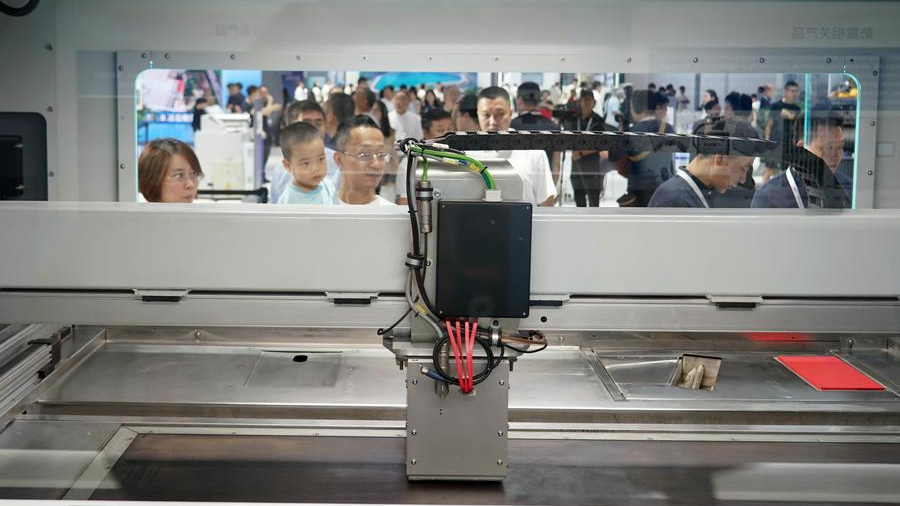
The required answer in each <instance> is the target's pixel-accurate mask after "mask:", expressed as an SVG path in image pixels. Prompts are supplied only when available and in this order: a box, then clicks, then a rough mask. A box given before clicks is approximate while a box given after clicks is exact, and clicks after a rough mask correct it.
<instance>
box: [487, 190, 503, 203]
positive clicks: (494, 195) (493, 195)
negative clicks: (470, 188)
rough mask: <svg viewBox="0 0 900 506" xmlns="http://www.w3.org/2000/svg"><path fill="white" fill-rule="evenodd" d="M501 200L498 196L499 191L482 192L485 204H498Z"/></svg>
mask: <svg viewBox="0 0 900 506" xmlns="http://www.w3.org/2000/svg"><path fill="white" fill-rule="evenodd" d="M502 200H503V198H502V197H501V196H500V190H499V189H496V190H487V189H486V190H484V201H485V202H500V201H502Z"/></svg>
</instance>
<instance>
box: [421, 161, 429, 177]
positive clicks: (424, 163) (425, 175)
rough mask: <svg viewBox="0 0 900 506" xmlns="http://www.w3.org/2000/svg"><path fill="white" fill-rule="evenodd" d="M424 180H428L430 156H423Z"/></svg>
mask: <svg viewBox="0 0 900 506" xmlns="http://www.w3.org/2000/svg"><path fill="white" fill-rule="evenodd" d="M422 181H428V158H426V157H424V156H423V157H422Z"/></svg>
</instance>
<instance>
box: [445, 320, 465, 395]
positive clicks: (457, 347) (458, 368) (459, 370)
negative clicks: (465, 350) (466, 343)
mask: <svg viewBox="0 0 900 506" xmlns="http://www.w3.org/2000/svg"><path fill="white" fill-rule="evenodd" d="M444 323H445V324H446V325H447V335H448V336H449V338H450V347H451V348H453V358H454V359H455V360H456V377H457V378H458V380H459V385H460V388H462V370H463V367H462V364H461V363H460V355H461V354H462V351H461V350H460V348H461V347H462V343H460V344H457V343H456V339H455V338H454V337H453V327H451V326H450V320H444ZM458 324H459V323H458V322H457V325H458Z"/></svg>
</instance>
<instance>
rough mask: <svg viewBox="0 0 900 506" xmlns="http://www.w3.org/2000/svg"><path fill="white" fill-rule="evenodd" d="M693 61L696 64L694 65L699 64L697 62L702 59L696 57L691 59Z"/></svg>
mask: <svg viewBox="0 0 900 506" xmlns="http://www.w3.org/2000/svg"><path fill="white" fill-rule="evenodd" d="M691 61H692V62H694V63H697V62H699V61H700V58H697V57H696V56H695V57H693V58H691Z"/></svg>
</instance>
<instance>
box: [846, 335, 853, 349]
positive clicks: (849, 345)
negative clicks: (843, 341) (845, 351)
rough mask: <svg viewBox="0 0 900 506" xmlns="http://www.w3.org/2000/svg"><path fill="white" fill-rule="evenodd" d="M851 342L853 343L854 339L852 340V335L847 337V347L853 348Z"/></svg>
mask: <svg viewBox="0 0 900 506" xmlns="http://www.w3.org/2000/svg"><path fill="white" fill-rule="evenodd" d="M853 343H854V341H853V338H852V337H851V338H850V339H847V348H851V349H852V348H853Z"/></svg>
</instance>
